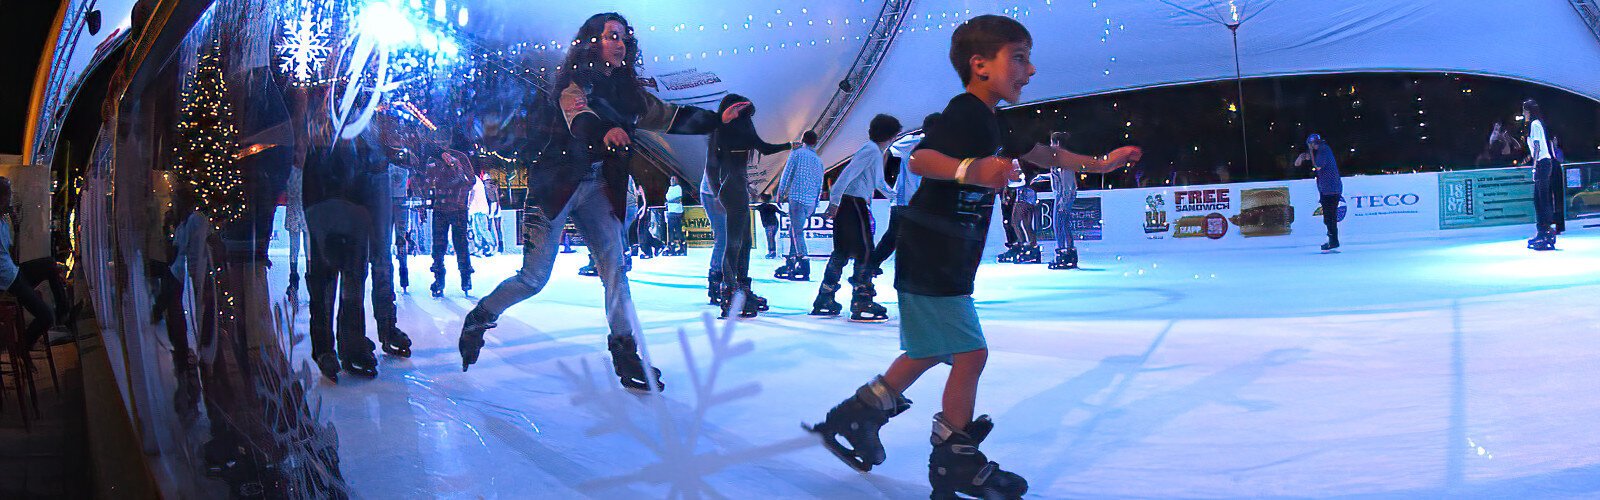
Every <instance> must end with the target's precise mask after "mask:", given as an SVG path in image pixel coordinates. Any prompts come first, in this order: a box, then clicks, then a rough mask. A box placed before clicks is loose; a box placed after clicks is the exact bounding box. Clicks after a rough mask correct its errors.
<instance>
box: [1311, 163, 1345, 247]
mask: <svg viewBox="0 0 1600 500" xmlns="http://www.w3.org/2000/svg"><path fill="white" fill-rule="evenodd" d="M1306 147H1307V148H1310V149H1311V162H1312V164H1313V165H1314V166H1316V168H1317V194H1318V196H1319V199H1318V201H1319V203H1321V204H1322V224H1323V225H1325V226H1327V227H1328V242H1327V243H1323V244H1322V251H1323V252H1336V251H1338V248H1339V198H1340V197H1341V195H1343V194H1344V180H1342V179H1340V178H1339V164H1338V162H1335V161H1334V159H1333V148H1332V147H1329V146H1328V143H1327V142H1324V141H1323V140H1322V136H1321V135H1319V134H1311V136H1309V137H1306Z"/></svg>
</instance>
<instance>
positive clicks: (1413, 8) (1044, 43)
mask: <svg viewBox="0 0 1600 500" xmlns="http://www.w3.org/2000/svg"><path fill="white" fill-rule="evenodd" d="M1017 6H1020V9H1019V8H1017ZM912 8H913V12H914V13H915V15H916V16H917V20H914V21H908V25H907V26H906V27H907V28H908V29H907V31H906V32H905V33H903V34H901V35H900V38H898V39H897V40H896V41H895V43H894V46H893V47H892V48H891V49H890V51H889V54H888V56H887V58H886V60H885V61H884V63H883V64H884V65H883V67H881V68H879V70H878V73H877V76H876V77H875V78H874V79H873V80H872V82H871V84H870V85H869V86H868V87H867V88H866V90H865V94H864V95H863V96H862V98H861V100H860V101H858V102H857V104H856V106H855V108H854V109H852V111H851V113H850V115H849V116H848V117H847V119H846V121H845V122H844V124H843V130H845V131H865V130H866V128H867V122H868V121H869V120H871V118H872V116H873V115H874V114H877V113H889V114H892V115H895V116H897V117H899V118H900V119H901V121H902V122H906V123H920V120H921V117H922V116H923V115H925V114H927V113H931V112H934V111H938V110H940V109H942V108H943V107H944V104H945V102H946V101H947V100H948V99H949V98H950V97H952V96H954V95H955V94H957V93H959V92H961V89H960V82H959V81H958V80H957V79H956V76H955V73H954V71H953V70H952V69H951V68H950V65H949V62H948V50H949V40H950V31H951V28H952V26H951V25H950V24H948V23H945V27H944V28H943V29H940V28H938V26H939V24H940V21H943V20H945V19H947V17H945V16H946V15H949V14H950V13H951V12H954V11H957V10H959V11H960V12H961V14H962V18H963V19H965V18H970V17H971V16H973V15H977V14H982V13H1012V14H1014V15H1015V16H1016V18H1017V19H1018V20H1020V21H1022V23H1023V24H1024V25H1026V26H1027V27H1028V29H1029V30H1030V31H1031V32H1032V34H1033V37H1034V49H1033V60H1034V63H1035V64H1036V65H1037V66H1038V67H1039V73H1038V75H1036V76H1034V78H1033V80H1032V83H1031V84H1030V85H1029V86H1028V88H1027V89H1025V90H1024V95H1023V98H1024V100H1025V101H1027V102H1037V101H1041V100H1051V99H1056V98H1062V97H1072V96H1082V95H1091V94H1097V93H1103V92H1107V91H1113V90H1118V89H1134V88H1142V87H1151V86H1158V85H1165V84H1173V83H1180V82H1199V81H1210V80H1219V79H1231V78H1233V77H1234V75H1235V73H1234V71H1235V69H1234V55H1233V40H1232V35H1231V33H1230V32H1229V30H1228V28H1227V27H1226V26H1225V25H1224V24H1223V22H1224V21H1232V19H1233V15H1232V11H1231V10H1230V9H1231V8H1237V9H1238V13H1239V18H1238V19H1239V21H1240V28H1239V63H1240V68H1241V69H1242V73H1243V75H1244V76H1245V77H1246V78H1249V77H1257V76H1272V75H1288V74H1307V73H1336V72H1354V71H1447V72H1460V73H1475V74H1482V75H1492V76H1503V77H1509V78H1513V79H1518V80H1525V81H1530V82H1536V83H1540V84H1544V85H1549V86H1552V87H1556V88H1561V89H1566V90H1569V91H1572V92H1575V93H1578V94H1581V95H1584V96H1587V97H1590V98H1594V99H1600V69H1597V68H1600V40H1596V39H1595V37H1594V35H1593V34H1592V33H1591V32H1590V31H1589V30H1588V28H1587V26H1585V25H1584V24H1583V21H1582V19H1581V18H1580V17H1579V16H1578V15H1577V13H1576V12H1575V11H1574V10H1573V8H1572V5H1571V4H1570V3H1568V2H1567V1H1565V0H1528V1H1522V2H1481V1H1470V2H1463V1H1454V0H1403V1H1394V0H1340V1H1325V0H1236V1H1231V2H1230V1H1227V0H1162V1H1153V0H1151V1H1137V2H1112V1H1106V2H1091V1H1074V2H1060V1H1053V2H1022V3H1010V2H975V1H968V2H961V1H919V2H916V3H914V4H913V6H912ZM968 9H970V14H969V13H968ZM1007 9H1013V10H1009V11H1008V10H1007ZM930 17H931V18H932V20H929V19H930ZM930 27H932V29H928V28H930ZM1107 30H1109V31H1110V34H1109V35H1107ZM1103 36H1104V37H1105V41H1104V42H1102V41H1101V37H1103ZM1112 58H1115V61H1114V62H1113V60H1112ZM1108 71H1109V73H1108ZM819 112H820V110H819ZM856 135H864V132H862V133H860V134H856ZM848 137H850V135H849V134H848V133H846V134H843V135H841V136H839V138H838V139H836V140H834V141H831V142H830V143H829V144H827V145H825V146H824V148H823V151H822V156H823V159H824V161H828V162H835V161H840V160H842V159H844V158H846V157H848V156H849V154H850V153H851V152H852V151H854V150H855V148H856V147H858V146H859V144H857V142H859V141H853V140H848V139H847V138H848Z"/></svg>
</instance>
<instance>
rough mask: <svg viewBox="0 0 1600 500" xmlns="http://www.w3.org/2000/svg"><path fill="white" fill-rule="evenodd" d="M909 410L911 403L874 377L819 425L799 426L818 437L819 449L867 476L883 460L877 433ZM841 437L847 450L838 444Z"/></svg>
mask: <svg viewBox="0 0 1600 500" xmlns="http://www.w3.org/2000/svg"><path fill="white" fill-rule="evenodd" d="M908 408H911V400H909V399H906V398H905V396H902V395H901V394H900V393H898V392H896V391H895V390H894V389H893V388H891V387H889V385H888V384H886V383H884V381H883V377H881V376H880V377H873V379H872V382H870V383H868V384H866V385H863V386H861V388H859V389H856V393H855V395H854V396H850V397H849V398H846V399H845V400H844V401H841V402H839V404H838V405H835V406H834V407H833V409H831V410H828V416H827V418H825V419H824V420H823V421H822V422H819V423H817V424H814V425H808V424H804V423H802V424H800V426H801V427H802V428H804V429H805V430H807V431H810V432H812V433H814V434H816V435H817V436H818V437H820V438H821V439H822V446H823V447H825V448H827V449H828V451H829V452H831V453H833V455H834V456H836V457H839V460H841V461H843V462H844V463H845V465H849V466H850V467H851V468H853V469H855V470H857V471H861V472H867V471H871V470H872V467H873V466H875V465H880V464H882V463H883V459H884V458H885V457H884V450H883V443H882V442H881V441H879V440H878V429H879V428H881V427H883V424H886V423H888V422H889V419H890V418H893V417H894V416H895V415H899V414H901V413H903V412H905V411H906V409H908ZM841 436H843V437H844V439H845V441H846V442H848V443H849V446H845V444H844V443H840V442H839V437H841Z"/></svg>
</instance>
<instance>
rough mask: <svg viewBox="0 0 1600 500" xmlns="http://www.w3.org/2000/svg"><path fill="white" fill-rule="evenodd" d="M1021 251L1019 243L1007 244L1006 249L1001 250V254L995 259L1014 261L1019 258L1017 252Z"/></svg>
mask: <svg viewBox="0 0 1600 500" xmlns="http://www.w3.org/2000/svg"><path fill="white" fill-rule="evenodd" d="M1020 253H1022V249H1020V248H1018V246H1017V245H1006V251H1004V252H1001V253H1000V256H999V257H996V258H995V260H996V261H998V262H1014V261H1016V260H1017V254H1020Z"/></svg>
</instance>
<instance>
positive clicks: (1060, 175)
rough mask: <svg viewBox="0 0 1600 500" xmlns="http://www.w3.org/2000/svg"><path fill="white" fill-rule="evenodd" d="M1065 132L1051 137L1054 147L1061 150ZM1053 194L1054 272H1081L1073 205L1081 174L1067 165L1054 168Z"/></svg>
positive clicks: (1051, 186) (1051, 169) (1051, 220)
mask: <svg viewBox="0 0 1600 500" xmlns="http://www.w3.org/2000/svg"><path fill="white" fill-rule="evenodd" d="M1064 136H1065V133H1063V132H1056V133H1054V134H1051V135H1050V146H1052V147H1055V148H1060V147H1061V139H1062V137H1064ZM1050 192H1052V193H1055V195H1056V199H1055V204H1054V205H1053V206H1052V208H1053V210H1052V211H1051V216H1050V228H1051V232H1053V233H1055V237H1056V257H1055V259H1053V260H1051V261H1050V269H1077V268H1078V246H1077V244H1076V243H1075V242H1074V241H1073V240H1075V239H1076V238H1074V237H1073V235H1072V204H1073V203H1076V202H1077V201H1078V171H1077V169H1073V168H1070V167H1067V166H1062V165H1056V166H1053V167H1050Z"/></svg>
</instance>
